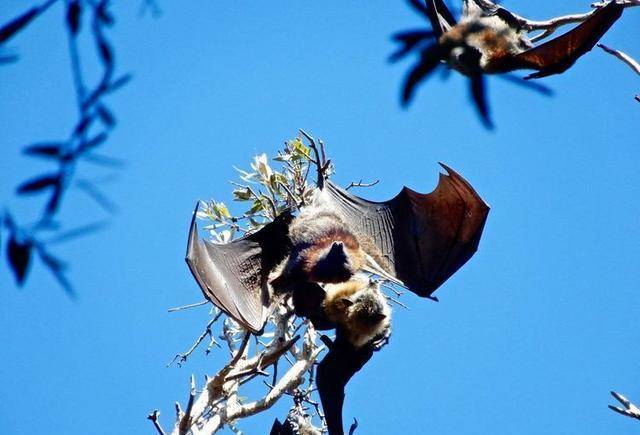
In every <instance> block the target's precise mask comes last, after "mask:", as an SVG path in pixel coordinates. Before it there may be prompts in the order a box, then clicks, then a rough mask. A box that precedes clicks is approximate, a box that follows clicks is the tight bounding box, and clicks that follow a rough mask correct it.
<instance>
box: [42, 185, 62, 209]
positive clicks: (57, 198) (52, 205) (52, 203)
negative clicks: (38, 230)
mask: <svg viewBox="0 0 640 435" xmlns="http://www.w3.org/2000/svg"><path fill="white" fill-rule="evenodd" d="M63 193H64V189H63V186H62V181H61V179H60V178H58V180H57V182H56V185H55V190H54V191H53V193H52V194H51V197H50V198H49V201H48V202H47V206H46V207H45V212H46V214H47V215H49V216H50V215H53V214H54V213H55V212H56V211H57V210H58V207H60V202H61V201H62V194H63Z"/></svg>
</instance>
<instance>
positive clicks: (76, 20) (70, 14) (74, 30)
mask: <svg viewBox="0 0 640 435" xmlns="http://www.w3.org/2000/svg"><path fill="white" fill-rule="evenodd" d="M81 16H82V4H81V3H80V2H79V1H78V0H73V1H71V2H69V3H68V4H67V27H68V28H69V31H70V32H71V34H72V35H73V36H76V35H77V34H78V32H79V31H80V18H81Z"/></svg>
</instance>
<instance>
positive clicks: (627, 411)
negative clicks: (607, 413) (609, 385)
mask: <svg viewBox="0 0 640 435" xmlns="http://www.w3.org/2000/svg"><path fill="white" fill-rule="evenodd" d="M611 395H612V396H613V397H614V398H615V399H616V400H617V401H618V402H620V403H621V404H622V406H623V408H620V407H618V406H613V405H609V409H611V410H612V411H615V412H617V413H618V414H622V415H626V416H627V417H631V418H635V419H638V420H640V408H638V407H637V406H636V405H634V404H633V403H631V401H629V399H627V398H626V397H624V396H623V395H622V394H620V393H616V392H615V391H611Z"/></svg>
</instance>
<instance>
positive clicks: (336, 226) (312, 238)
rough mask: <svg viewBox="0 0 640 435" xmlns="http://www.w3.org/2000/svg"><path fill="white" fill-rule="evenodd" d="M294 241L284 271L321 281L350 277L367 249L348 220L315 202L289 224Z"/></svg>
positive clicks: (338, 280)
mask: <svg viewBox="0 0 640 435" xmlns="http://www.w3.org/2000/svg"><path fill="white" fill-rule="evenodd" d="M289 236H290V238H291V242H292V245H293V249H292V252H291V257H290V260H289V264H288V266H287V267H286V268H285V274H288V275H299V277H298V278H299V279H302V280H305V281H312V282H321V283H337V282H344V281H347V280H348V279H349V278H351V277H352V276H353V274H354V273H356V272H358V271H359V270H360V269H361V268H362V266H363V264H364V252H363V250H362V247H361V246H360V242H359V241H358V238H357V237H356V236H355V234H354V233H353V232H352V231H351V230H350V229H349V226H348V225H347V223H346V222H345V221H344V220H343V219H342V218H341V217H340V216H339V215H338V214H336V213H335V212H333V211H332V210H330V209H328V208H326V207H323V206H312V207H309V208H308V209H306V210H304V211H303V212H302V213H301V214H300V216H298V217H297V218H296V219H295V220H294V222H293V223H292V225H291V227H290V228H289Z"/></svg>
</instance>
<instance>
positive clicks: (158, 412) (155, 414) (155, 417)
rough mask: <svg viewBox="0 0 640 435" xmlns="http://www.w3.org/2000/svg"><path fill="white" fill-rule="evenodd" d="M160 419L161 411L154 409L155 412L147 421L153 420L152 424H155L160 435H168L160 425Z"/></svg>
mask: <svg viewBox="0 0 640 435" xmlns="http://www.w3.org/2000/svg"><path fill="white" fill-rule="evenodd" d="M159 417H160V411H158V410H157V409H154V410H153V412H152V413H151V414H149V415H148V416H147V419H149V420H151V422H152V423H153V426H154V427H155V428H156V430H157V431H158V434H160V435H166V432H165V431H164V429H163V428H162V426H161V425H160V421H159V420H158V418H159Z"/></svg>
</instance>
